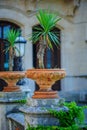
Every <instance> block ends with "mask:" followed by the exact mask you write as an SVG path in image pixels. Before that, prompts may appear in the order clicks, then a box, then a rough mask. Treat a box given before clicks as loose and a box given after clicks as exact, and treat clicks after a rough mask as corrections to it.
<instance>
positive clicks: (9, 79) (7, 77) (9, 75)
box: [0, 71, 25, 92]
mask: <svg viewBox="0 0 87 130" xmlns="http://www.w3.org/2000/svg"><path fill="white" fill-rule="evenodd" d="M24 77H25V72H23V71H4V72H0V79H3V80H4V81H5V82H6V83H7V84H8V86H5V87H4V90H3V91H4V92H14V91H20V87H19V86H16V83H17V81H18V80H19V79H21V78H24Z"/></svg>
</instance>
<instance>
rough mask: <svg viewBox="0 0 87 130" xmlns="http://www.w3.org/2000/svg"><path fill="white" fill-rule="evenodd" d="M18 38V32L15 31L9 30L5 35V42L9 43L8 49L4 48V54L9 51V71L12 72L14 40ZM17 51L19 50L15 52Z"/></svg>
mask: <svg viewBox="0 0 87 130" xmlns="http://www.w3.org/2000/svg"><path fill="white" fill-rule="evenodd" d="M18 36H19V31H17V30H15V29H11V30H9V31H8V33H7V41H8V43H9V46H8V48H6V52H7V51H9V70H10V71H12V70H13V58H14V55H15V50H17V48H16V46H15V40H16V38H17V37H18ZM17 51H19V50H17Z"/></svg>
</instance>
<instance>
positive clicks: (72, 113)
mask: <svg viewBox="0 0 87 130" xmlns="http://www.w3.org/2000/svg"><path fill="white" fill-rule="evenodd" d="M65 106H66V107H68V109H69V110H68V111H63V110H61V111H56V110H52V109H51V110H49V112H50V114H52V115H53V116H54V117H56V118H58V119H59V123H60V126H61V127H69V126H72V125H75V124H77V125H81V124H82V123H83V122H84V111H83V109H84V107H82V106H78V105H77V104H76V103H75V102H71V103H65Z"/></svg>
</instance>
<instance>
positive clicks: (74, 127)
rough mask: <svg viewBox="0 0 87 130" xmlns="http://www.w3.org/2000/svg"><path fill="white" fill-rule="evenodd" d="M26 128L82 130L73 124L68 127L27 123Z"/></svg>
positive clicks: (38, 129)
mask: <svg viewBox="0 0 87 130" xmlns="http://www.w3.org/2000/svg"><path fill="white" fill-rule="evenodd" d="M26 130H82V129H80V128H78V126H76V125H73V126H70V127H59V126H37V127H30V126H29V125H28V128H27V129H26Z"/></svg>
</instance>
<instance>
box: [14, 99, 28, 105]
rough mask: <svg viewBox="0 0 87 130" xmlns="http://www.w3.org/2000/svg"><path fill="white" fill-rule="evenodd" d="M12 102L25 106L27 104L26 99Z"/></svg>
mask: <svg viewBox="0 0 87 130" xmlns="http://www.w3.org/2000/svg"><path fill="white" fill-rule="evenodd" d="M14 102H16V103H22V104H25V103H26V102H27V100H26V99H21V100H15V101H14Z"/></svg>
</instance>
